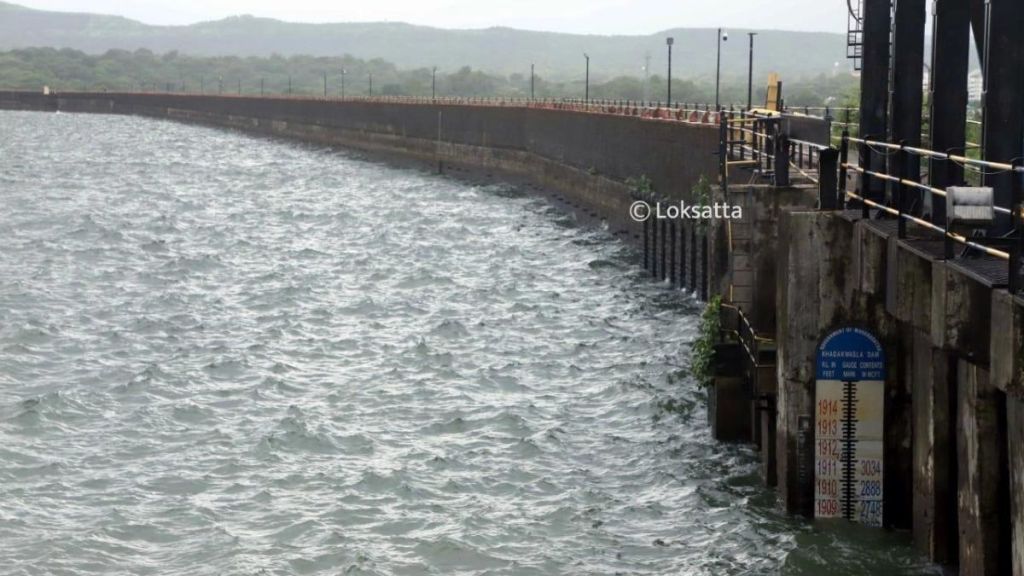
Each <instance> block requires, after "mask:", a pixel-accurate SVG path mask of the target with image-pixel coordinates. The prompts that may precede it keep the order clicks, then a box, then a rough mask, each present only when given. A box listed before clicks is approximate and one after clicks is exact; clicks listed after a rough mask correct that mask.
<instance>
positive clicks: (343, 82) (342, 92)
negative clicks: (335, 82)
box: [341, 68, 348, 100]
mask: <svg viewBox="0 0 1024 576" xmlns="http://www.w3.org/2000/svg"><path fill="white" fill-rule="evenodd" d="M346 74H348V70H345V69H344V68H342V69H341V99H342V100H344V99H345V75H346Z"/></svg>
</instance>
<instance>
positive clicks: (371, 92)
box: [368, 72, 373, 98]
mask: <svg viewBox="0 0 1024 576" xmlns="http://www.w3.org/2000/svg"><path fill="white" fill-rule="evenodd" d="M368 74H369V78H370V98H373V72H368Z"/></svg>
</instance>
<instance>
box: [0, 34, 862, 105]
mask: <svg viewBox="0 0 1024 576" xmlns="http://www.w3.org/2000/svg"><path fill="white" fill-rule="evenodd" d="M325 76H326V88H327V94H328V96H330V97H338V96H340V95H341V94H342V92H343V91H344V93H345V95H346V96H366V95H369V94H370V91H371V82H372V90H373V94H374V95H375V96H380V95H390V96H430V95H431V94H432V90H433V86H434V72H433V69H431V68H417V69H409V70H402V69H399V68H398V67H397V66H395V65H394V64H393V63H391V62H387V61H384V60H381V59H373V60H363V59H358V58H354V57H352V56H340V57H317V56H290V57H283V56H271V57H267V58H262V57H245V58H242V57H235V56H230V57H197V56H188V55H183V54H180V53H178V52H168V53H165V54H156V53H153V52H151V51H149V50H144V49H140V50H135V51H127V50H110V51H107V52H106V53H104V54H99V55H93V54H86V53H84V52H80V51H77V50H71V49H54V48H27V49H19V50H10V51H6V52H0V87H2V88H5V89H20V90H40V89H42V87H43V86H49V87H51V88H52V89H54V90H58V91H59V90H67V91H72V90H95V91H103V90H107V91H159V92H162V91H172V92H205V93H209V94H216V93H225V94H236V93H242V94H247V95H252V94H259V93H260V92H261V90H262V92H263V93H265V94H288V93H290V94H293V95H306V96H323V93H324V83H325V82H324V80H325ZM371 78H372V80H371ZM667 88H668V86H667V84H666V79H665V77H664V76H661V75H652V76H650V77H649V78H638V77H630V76H620V77H615V78H611V79H606V80H602V81H592V82H591V84H590V96H591V98H595V99H597V98H601V99H614V100H632V101H639V100H648V101H660V102H664V101H665V99H666V97H667ZM856 88H857V86H856V80H855V79H854V78H852V77H850V76H848V75H831V76H830V75H820V76H818V77H815V78H810V79H803V80H799V81H797V82H794V83H792V84H790V85H785V86H784V94H785V98H786V102H787V103H788V104H789V105H791V106H824V105H841V104H843V103H845V102H847V101H849V99H850V98H851V96H852V94H854V93H855V92H856ZM585 92H586V87H585V82H584V75H583V74H582V71H581V74H580V77H579V78H546V77H542V76H534V78H533V81H532V93H533V94H534V95H535V97H536V98H582V97H583V96H584V94H585ZM436 93H437V95H438V96H440V97H449V96H451V97H473V98H483V97H507V98H528V97H530V96H531V78H530V72H529V69H528V68H527V69H526V70H524V72H522V73H515V74H510V75H499V74H493V73H488V72H485V71H482V70H474V69H471V68H469V67H468V66H467V67H462V68H459V69H455V70H443V69H442V70H438V71H437V76H436ZM764 97H765V88H764V86H762V85H760V84H759V83H758V82H757V81H756V80H755V86H754V103H755V104H757V103H760V102H763V101H764ZM672 99H673V101H674V102H684V103H713V102H714V99H715V86H714V82H713V81H709V80H707V79H700V80H693V79H686V78H682V79H676V78H674V79H673V81H672ZM720 99H721V102H722V103H723V104H725V105H728V104H730V103H735V104H743V103H745V102H746V99H747V80H746V78H737V77H725V78H723V79H722V83H721V98H720Z"/></svg>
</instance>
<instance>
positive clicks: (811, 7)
mask: <svg viewBox="0 0 1024 576" xmlns="http://www.w3.org/2000/svg"><path fill="white" fill-rule="evenodd" d="M7 1H10V2H13V3H16V4H22V5H24V6H29V7H32V8H39V9H44V10H60V11H74V12H96V13H103V14H117V15H120V16H126V17H128V18H132V19H135V20H141V21H143V22H146V23H149V24H191V23H193V22H198V21H202V20H215V19H219V18H224V17H226V16H233V15H238V14H252V15H254V16H264V17H268V18H277V19H280V20H288V21H292V22H353V21H356V22H368V21H369V22H379V21H401V22H410V23H413V24H424V25H428V26H438V27H442V28H486V27H489V26H509V27H513V28H523V29H528V30H551V31H558V32H575V33H584V34H651V33H654V32H658V31H661V30H665V29H668V28H676V27H716V26H725V27H734V28H754V29H758V28H759V29H780V30H814V31H828V32H843V31H845V30H846V3H845V2H844V1H843V0H643V1H638V0H372V1H365V0H333V1H332V0H131V1H129V2H126V1H124V0H7Z"/></svg>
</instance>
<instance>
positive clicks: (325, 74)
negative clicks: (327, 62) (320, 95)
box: [324, 72, 327, 100]
mask: <svg viewBox="0 0 1024 576" xmlns="http://www.w3.org/2000/svg"><path fill="white" fill-rule="evenodd" d="M324 100H327V72H324Z"/></svg>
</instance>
